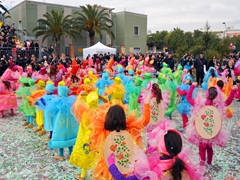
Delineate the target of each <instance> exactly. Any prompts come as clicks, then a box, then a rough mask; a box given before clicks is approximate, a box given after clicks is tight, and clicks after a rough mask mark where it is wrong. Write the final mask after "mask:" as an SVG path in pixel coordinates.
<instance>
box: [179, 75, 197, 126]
mask: <svg viewBox="0 0 240 180" xmlns="http://www.w3.org/2000/svg"><path fill="white" fill-rule="evenodd" d="M193 81H194V80H193V78H192V77H191V76H190V75H187V76H185V79H184V83H182V84H181V86H180V87H178V88H177V92H178V94H179V95H180V96H181V100H180V102H179V104H178V106H177V110H178V112H179V113H180V114H181V116H182V122H183V129H185V128H186V126H187V123H188V115H189V114H190V108H191V104H189V103H188V101H187V99H186V95H187V91H188V89H189V88H190V86H191V84H192V82H193Z"/></svg>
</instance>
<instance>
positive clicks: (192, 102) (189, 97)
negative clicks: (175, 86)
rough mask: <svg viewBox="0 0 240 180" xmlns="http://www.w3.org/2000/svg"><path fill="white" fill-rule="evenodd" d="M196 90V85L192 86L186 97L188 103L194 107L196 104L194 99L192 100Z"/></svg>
mask: <svg viewBox="0 0 240 180" xmlns="http://www.w3.org/2000/svg"><path fill="white" fill-rule="evenodd" d="M194 89H195V85H191V86H190V88H189V90H188V92H187V96H186V99H187V101H188V102H189V103H190V104H191V105H192V106H194V104H195V102H194V99H193V98H192V94H193V91H194Z"/></svg>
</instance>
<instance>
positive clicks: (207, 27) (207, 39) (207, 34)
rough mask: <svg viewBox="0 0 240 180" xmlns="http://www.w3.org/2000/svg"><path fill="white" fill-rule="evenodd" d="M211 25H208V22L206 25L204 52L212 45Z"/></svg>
mask: <svg viewBox="0 0 240 180" xmlns="http://www.w3.org/2000/svg"><path fill="white" fill-rule="evenodd" d="M209 29H210V25H209V24H208V21H207V22H206V25H205V32H204V33H203V42H204V50H207V49H208V48H209V45H210V43H209V42H210V40H211V34H210V32H209Z"/></svg>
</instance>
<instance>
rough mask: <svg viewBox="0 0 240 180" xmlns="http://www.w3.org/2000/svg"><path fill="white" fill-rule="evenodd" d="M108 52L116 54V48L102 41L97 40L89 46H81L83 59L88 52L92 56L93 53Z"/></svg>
mask: <svg viewBox="0 0 240 180" xmlns="http://www.w3.org/2000/svg"><path fill="white" fill-rule="evenodd" d="M108 52H109V53H110V54H116V49H115V48H110V47H107V46H105V45H103V44H102V43H100V42H98V43H97V44H95V45H93V46H91V47H89V48H83V59H85V58H86V57H87V56H88V55H89V54H90V55H91V56H92V55H94V54H104V53H106V54H107V53H108Z"/></svg>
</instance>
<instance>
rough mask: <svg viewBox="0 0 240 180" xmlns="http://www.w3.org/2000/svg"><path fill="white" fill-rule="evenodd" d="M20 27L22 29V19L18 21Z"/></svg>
mask: <svg viewBox="0 0 240 180" xmlns="http://www.w3.org/2000/svg"><path fill="white" fill-rule="evenodd" d="M18 29H20V30H22V21H18Z"/></svg>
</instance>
